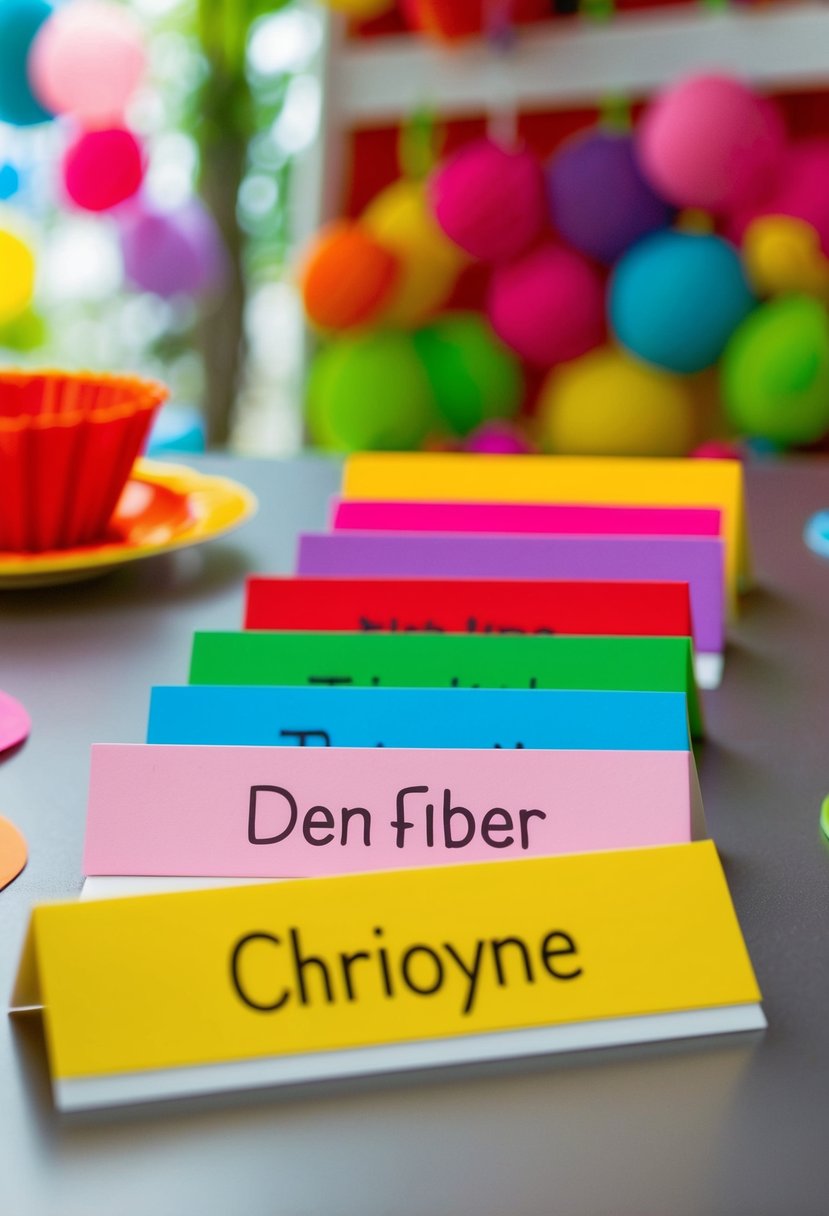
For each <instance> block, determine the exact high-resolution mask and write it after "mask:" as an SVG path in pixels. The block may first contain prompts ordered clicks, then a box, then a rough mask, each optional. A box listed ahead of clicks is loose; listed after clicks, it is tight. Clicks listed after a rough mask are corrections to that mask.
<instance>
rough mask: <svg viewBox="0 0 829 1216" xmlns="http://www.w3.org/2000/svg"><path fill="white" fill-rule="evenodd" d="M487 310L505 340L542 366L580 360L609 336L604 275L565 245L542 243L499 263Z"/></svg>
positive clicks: (493, 278) (531, 360) (522, 356)
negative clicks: (607, 331)
mask: <svg viewBox="0 0 829 1216" xmlns="http://www.w3.org/2000/svg"><path fill="white" fill-rule="evenodd" d="M487 311H488V314H489V319H490V322H491V324H492V328H493V329H494V330H495V332H496V334H497V335H498V337H499V338H500V339H501V341H502V342H505V343H506V344H507V346H510V347H512V349H513V350H514V351H516V352H517V354H519V355H520V356H521V358H522V359H526V361H527V362H528V363H532V364H534V365H535V366H537V367H545V368H548V367H552V366H553V364H554V363H562V362H566V361H567V360H568V359H577V358H578V357H579V355H583V354H585V353H586V352H587V351H589V350H592V348H593V347H594V346H598V345H599V344H600V343H601V342H602V341H603V340H604V335H605V317H604V285H603V283H602V279H601V276H600V275H599V274H598V272H597V271H596V270H595V269H594V268H593V267H592V266H591V265H590V264H589V263H588V262H587V261H586V260H585V259H584V258H583V257H582V256H581V254H579V253H575V252H573V250H571V249H566V248H565V247H564V246H563V245H553V244H548V245H542V246H540V247H539V248H537V249H534V250H533V251H532V252H531V253H529V254H527V255H526V256H525V257H523V258H521V259H519V260H518V261H515V262H512V263H510V264H509V265H507V266H499V267H498V268H497V269H496V270H495V272H494V274H493V276H492V281H491V283H490V291H489V300H488V303H487Z"/></svg>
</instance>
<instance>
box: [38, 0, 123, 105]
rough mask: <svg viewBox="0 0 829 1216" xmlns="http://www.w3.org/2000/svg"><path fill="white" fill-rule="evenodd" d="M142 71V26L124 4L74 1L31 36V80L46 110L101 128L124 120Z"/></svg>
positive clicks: (87, 0)
mask: <svg viewBox="0 0 829 1216" xmlns="http://www.w3.org/2000/svg"><path fill="white" fill-rule="evenodd" d="M145 67H146V54H145V51H144V39H143V34H142V30H141V26H140V25H139V24H138V22H137V21H136V20H135V18H134V17H133V16H132V14H131V13H130V12H129V11H128V10H127V9H126V8H124V6H123V5H120V4H107V3H105V2H103V0H72V2H71V3H69V4H66V5H64V6H63V7H62V8H59V9H58V10H57V11H56V12H55V13H54V14H53V15H52V16H51V17H50V18H49V20H48V21H46V22H45V24H44V25H43V26H42V27H41V29H40V32H39V33H38V35H37V37H36V38H35V40H34V43H33V45H32V52H31V55H30V57H29V81H30V83H31V86H32V89H33V91H34V93H35V95H36V97H37V98H38V99H39V100H40V102H41V103H42V104H43V105H44V106H46V107H47V108H48V109H50V110H52V111H54V112H55V113H56V114H71V115H73V116H74V117H75V118H77V119H78V120H79V121H81V122H83V123H84V124H86V125H87V126H100V125H102V124H108V123H114V122H117V121H118V120H119V119H120V118H121V117H122V116H123V113H124V107H125V106H126V104H127V102H128V101H129V100H130V98H131V97H132V95H133V93H134V92H135V90H136V89H137V87H138V85H139V84H140V83H141V79H142V77H143V75H144V70H145Z"/></svg>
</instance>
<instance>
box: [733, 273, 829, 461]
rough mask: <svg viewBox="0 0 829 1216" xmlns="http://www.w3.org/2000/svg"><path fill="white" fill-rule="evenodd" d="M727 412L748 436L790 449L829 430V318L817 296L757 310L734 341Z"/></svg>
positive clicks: (786, 300) (787, 299)
mask: <svg viewBox="0 0 829 1216" xmlns="http://www.w3.org/2000/svg"><path fill="white" fill-rule="evenodd" d="M721 382H722V394H723V402H724V405H725V411H726V413H727V415H728V417H729V419H730V421H731V422H732V424H733V425H734V426H735V427H736V428H737V430H739V431H740V432H742V433H743V434H745V435H749V436H752V437H756V438H761V439H768V440H771V441H772V442H773V443H778V444H781V445H783V446H785V447H789V446H791V445H793V444H801V443H814V442H815V441H816V440H818V439H820V438H821V436H822V435H824V434H825V433H826V431H827V429H829V317H827V313H826V309H825V308H824V306H823V305H822V304H821V303H820V302H819V301H818V300H815V299H813V298H812V297H811V296H781V297H780V298H778V299H775V300H771V301H770V302H769V303H768V304H764V305H762V306H761V307H760V308H758V309H756V311H755V312H753V313H752V314H751V315H750V316H749V317H748V318H747V319H746V320H745V321H743V323H742V325H741V326H740V327H739V329H737V330H736V332H735V333H734V336H733V337H732V338H731V341H730V342H729V344H728V346H727V347H726V350H725V354H724V355H723V362H722V370H721Z"/></svg>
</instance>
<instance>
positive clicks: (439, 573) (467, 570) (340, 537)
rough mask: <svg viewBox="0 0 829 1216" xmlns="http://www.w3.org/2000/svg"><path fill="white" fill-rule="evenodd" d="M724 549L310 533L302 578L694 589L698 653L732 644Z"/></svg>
mask: <svg viewBox="0 0 829 1216" xmlns="http://www.w3.org/2000/svg"><path fill="white" fill-rule="evenodd" d="M724 561H725V550H724V545H723V541H722V540H719V539H717V538H714V537H703V538H698V537H684V536H683V537H665V536H653V537H646V538H642V537H630V536H612V537H608V536H488V535H477V534H469V535H457V534H452V533H447V534H436V535H433V534H419V533H382V532H345V531H344V532H337V533H335V534H333V535H329V534H327V533H316V532H311V533H305V534H304V535H302V536H301V537H300V540H299V551H298V556H297V569H296V572H297V574H301V575H324V576H332V575H337V576H351V577H355V578H356V577H363V576H365V577H381V576H399V577H401V578H413V577H414V578H417V577H419V578H505V579H507V578H508V579H586V580H590V579H608V580H611V581H615V580H629V579H635V580H637V581H645V582H647V581H656V582H680V583H687V584H688V586H689V589H690V596H691V615H692V618H693V629H694V642H695V645H696V648H697V650H699V651H701V652H704V653H719V652H720V651H722V649H723V646H724V642H725V623H724V618H725V568H724Z"/></svg>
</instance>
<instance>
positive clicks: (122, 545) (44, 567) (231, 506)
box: [0, 460, 257, 589]
mask: <svg viewBox="0 0 829 1216" xmlns="http://www.w3.org/2000/svg"><path fill="white" fill-rule="evenodd" d="M256 507H257V503H256V498H255V497H254V495H253V494H252V493H251V492H250V490H248V489H246V488H245V487H244V486H242V485H239V483H238V482H235V481H230V480H228V479H227V478H226V477H210V476H208V475H207V474H204V473H199V472H196V470H195V469H189V468H187V467H186V466H184V465H177V464H160V463H157V462H155V461H150V460H138V461H136V463H135V467H134V469H133V471H132V475H131V477H130V480H129V481H128V482H127V485H126V487H125V489H124V493H123V494H122V495H121V500H120V502H119V504H118V506H117V507H116V510H115V514H114V516H113V517H112V523H111V525H110V530H109V531H110V535H109V536H108V538H107V539H106V540H104V541H101V542H100V543H99V544H97V545H84V546H83V547H82V548H78V549H59V550H53V551H52V552H47V553H0V589H2V588H12V587H39V586H40V587H45V586H53V585H55V584H57V583H69V582H78V581H80V580H82V579H86V578H94V577H95V576H96V575H98V574H103V573H104V572H105V571H106V570H110V569H112V568H113V567H114V566H120V565H122V564H123V563H124V562H132V561H137V560H138V559H139V558H143V557H154V556H156V555H157V554H159V553H168V552H170V551H171V550H173V549H184V548H186V547H188V546H189V545H198V544H201V543H203V542H204V541H207V540H213V538H214V537H216V536H221V535H223V534H224V533H225V532H229V531H230V530H231V529H232V528H236V527H238V526H239V525H240V524H242V523H244V521H245V520H246V519H249V518H250V517H251V516H252V515H253V514H254V512H255V511H256Z"/></svg>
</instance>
